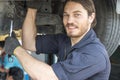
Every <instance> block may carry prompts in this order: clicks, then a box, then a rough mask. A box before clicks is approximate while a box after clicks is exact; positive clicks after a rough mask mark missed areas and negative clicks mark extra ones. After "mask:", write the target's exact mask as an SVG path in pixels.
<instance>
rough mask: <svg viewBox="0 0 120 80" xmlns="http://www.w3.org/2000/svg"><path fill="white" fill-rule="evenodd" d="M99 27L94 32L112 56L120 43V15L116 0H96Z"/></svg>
mask: <svg viewBox="0 0 120 80" xmlns="http://www.w3.org/2000/svg"><path fill="white" fill-rule="evenodd" d="M94 3H95V7H96V18H97V25H96V26H95V28H94V30H95V32H96V33H97V36H98V37H99V38H100V40H101V42H102V43H103V44H104V45H105V47H106V49H107V51H108V55H109V56H111V55H112V54H113V53H114V51H115V50H116V49H117V47H118V45H119V42H120V26H119V25H120V15H118V14H117V13H116V0H94Z"/></svg>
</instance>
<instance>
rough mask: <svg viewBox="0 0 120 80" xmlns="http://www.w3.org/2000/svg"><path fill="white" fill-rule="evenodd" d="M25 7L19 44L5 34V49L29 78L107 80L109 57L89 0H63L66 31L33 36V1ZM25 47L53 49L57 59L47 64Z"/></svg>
mask: <svg viewBox="0 0 120 80" xmlns="http://www.w3.org/2000/svg"><path fill="white" fill-rule="evenodd" d="M32 4H34V3H32ZM28 7H30V8H28V11H27V15H26V18H25V21H24V24H23V27H22V31H23V35H22V40H23V45H22V46H21V45H20V44H19V42H18V40H17V39H16V37H15V35H13V34H12V37H7V38H6V42H5V51H6V53H8V52H9V53H10V54H12V53H13V52H14V55H15V56H16V57H17V58H18V59H19V60H20V62H21V64H22V65H23V67H24V69H25V70H26V71H27V73H28V74H29V75H30V76H31V77H32V78H33V80H109V74H110V68H111V66H110V61H109V57H108V54H107V51H106V49H105V47H104V45H103V44H102V43H101V42H100V40H99V39H98V38H97V36H96V34H95V32H94V30H93V27H94V26H95V15H96V14H95V7H94V3H93V1H92V0H67V1H66V4H65V6H64V12H63V24H64V28H65V30H66V34H55V35H54V34H53V35H52V34H51V35H39V36H37V35H36V33H37V32H36V26H35V19H36V13H37V9H36V7H35V5H34V6H32V5H31V6H28ZM26 50H31V51H36V53H48V54H49V53H56V55H57V57H58V59H59V61H58V62H57V63H54V64H52V65H51V66H50V65H48V64H46V63H45V62H42V61H38V60H36V59H35V58H33V57H32V56H30V55H29V54H27V51H26Z"/></svg>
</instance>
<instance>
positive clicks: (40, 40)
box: [36, 35, 58, 53]
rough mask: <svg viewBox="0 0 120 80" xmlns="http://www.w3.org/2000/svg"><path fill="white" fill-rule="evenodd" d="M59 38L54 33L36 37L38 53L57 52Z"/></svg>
mask: <svg viewBox="0 0 120 80" xmlns="http://www.w3.org/2000/svg"><path fill="white" fill-rule="evenodd" d="M57 44H58V42H57V38H56V36H54V35H44V36H41V35H40V36H37V37H36V50H37V51H36V53H57V49H58V45H57Z"/></svg>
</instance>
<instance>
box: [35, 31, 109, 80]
mask: <svg viewBox="0 0 120 80" xmlns="http://www.w3.org/2000/svg"><path fill="white" fill-rule="evenodd" d="M36 50H37V53H55V54H56V55H57V56H58V59H59V62H57V63H55V64H53V65H52V68H53V70H54V72H55V74H56V75H57V77H58V78H59V80H109V74H110V69H111V66H110V61H109V57H108V54H107V52H106V49H105V47H104V45H103V44H102V43H101V42H100V41H99V39H98V38H97V37H96V34H95V32H94V31H93V29H91V30H90V31H89V32H88V33H87V34H86V35H85V36H84V37H83V38H82V40H80V41H79V42H78V43H77V44H75V45H74V46H71V42H70V38H69V37H67V36H66V35H65V34H57V35H45V36H37V37H36Z"/></svg>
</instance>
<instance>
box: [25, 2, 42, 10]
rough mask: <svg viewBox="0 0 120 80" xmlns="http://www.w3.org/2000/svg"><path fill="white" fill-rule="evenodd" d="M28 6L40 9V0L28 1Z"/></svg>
mask: <svg viewBox="0 0 120 80" xmlns="http://www.w3.org/2000/svg"><path fill="white" fill-rule="evenodd" d="M26 3H27V7H28V8H32V9H39V8H40V6H39V5H40V1H39V0H32V1H27V2H26Z"/></svg>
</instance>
